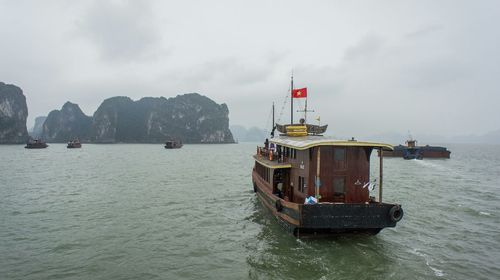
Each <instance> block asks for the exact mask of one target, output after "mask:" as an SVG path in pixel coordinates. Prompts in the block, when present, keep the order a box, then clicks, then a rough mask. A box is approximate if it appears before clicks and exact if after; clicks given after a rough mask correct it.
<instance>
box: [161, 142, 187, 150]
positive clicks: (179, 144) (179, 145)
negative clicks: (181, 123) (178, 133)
mask: <svg viewBox="0 0 500 280" xmlns="http://www.w3.org/2000/svg"><path fill="white" fill-rule="evenodd" d="M182 146H183V145H182V141H180V140H170V141H167V142H165V149H180V148H182Z"/></svg>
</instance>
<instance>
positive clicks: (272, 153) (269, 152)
mask: <svg viewBox="0 0 500 280" xmlns="http://www.w3.org/2000/svg"><path fill="white" fill-rule="evenodd" d="M257 156H258V157H259V158H263V159H266V160H269V161H274V162H278V163H286V162H288V157H285V156H284V154H282V153H279V152H278V151H276V150H273V149H269V148H266V147H259V146H257Z"/></svg>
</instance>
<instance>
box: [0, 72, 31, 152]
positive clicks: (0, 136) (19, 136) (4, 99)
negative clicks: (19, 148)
mask: <svg viewBox="0 0 500 280" xmlns="http://www.w3.org/2000/svg"><path fill="white" fill-rule="evenodd" d="M27 117H28V106H27V105H26V97H25V96H24V94H23V91H22V90H21V89H20V88H19V87H17V86H14V85H8V84H4V83H2V82H0V144H20V143H26V141H27V139H28V130H27V129H26V118H27Z"/></svg>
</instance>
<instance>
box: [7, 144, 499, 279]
mask: <svg viewBox="0 0 500 280" xmlns="http://www.w3.org/2000/svg"><path fill="white" fill-rule="evenodd" d="M255 146H256V144H253V143H241V144H237V145H185V146H184V147H183V148H182V149H179V150H165V149H164V148H163V147H162V146H161V145H149V144H145V145H142V144H116V145H84V146H83V148H82V149H75V150H68V149H66V147H65V145H63V144H51V145H50V146H49V148H47V149H44V150H26V149H23V147H22V146H20V145H13V146H5V145H4V146H0V157H1V160H0V177H1V184H0V278H2V279H499V278H500V269H499V268H498V263H500V245H499V244H500V234H499V232H500V204H499V203H498V202H499V199H500V195H499V193H498V188H499V187H498V183H499V182H500V152H499V149H498V146H481V145H453V146H448V148H449V149H450V150H451V151H452V154H451V159H450V160H423V161H416V160H410V161H406V160H403V159H398V158H394V159H385V161H384V167H385V168H384V171H385V172H384V175H385V176H384V183H385V185H384V186H385V188H384V199H385V200H386V201H391V202H398V203H401V204H402V206H403V208H404V211H405V216H404V218H403V220H402V221H401V222H400V223H398V225H397V227H396V228H388V229H384V230H382V231H381V233H380V234H378V235H377V236H364V235H357V236H344V237H338V238H331V239H320V240H317V239H303V240H298V239H296V238H295V237H293V236H291V235H289V234H288V233H286V232H284V231H283V230H282V229H281V228H280V227H279V226H278V224H277V223H276V222H275V221H274V218H273V217H272V216H271V215H269V213H267V212H266V210H265V209H264V208H263V207H262V206H261V205H260V203H259V201H258V200H257V198H256V197H255V195H254V193H253V191H252V185H251V168H252V165H253V161H252V158H251V155H252V154H253V153H254V152H255ZM372 167H373V168H372V173H373V174H376V171H377V158H376V155H375V153H374V155H373V157H372Z"/></svg>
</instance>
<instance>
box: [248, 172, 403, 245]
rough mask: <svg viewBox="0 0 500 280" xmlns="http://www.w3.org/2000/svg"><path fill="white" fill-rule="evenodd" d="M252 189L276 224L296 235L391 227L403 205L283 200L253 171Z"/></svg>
mask: <svg viewBox="0 0 500 280" xmlns="http://www.w3.org/2000/svg"><path fill="white" fill-rule="evenodd" d="M252 179H253V184H254V191H255V192H256V194H257V197H258V198H259V200H260V201H261V202H262V204H263V205H264V206H265V207H266V208H267V209H268V210H269V211H270V212H271V213H272V214H273V215H274V216H275V217H276V218H277V220H278V222H279V223H280V225H282V226H283V227H284V228H285V229H286V230H287V231H289V232H290V233H293V234H294V235H296V236H303V235H337V234H345V233H368V234H377V233H378V232H379V231H380V230H382V229H383V228H386V227H395V226H396V224H397V222H398V221H399V220H401V218H402V217H403V209H401V207H400V205H397V204H388V203H366V204H365V203H320V204H313V205H308V204H298V203H293V202H288V201H284V200H283V199H280V198H279V197H278V196H276V195H274V194H272V193H271V191H270V186H269V185H268V183H267V182H266V181H264V180H262V179H261V178H260V177H259V176H258V175H257V174H256V172H253V174H252Z"/></svg>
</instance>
